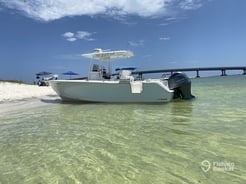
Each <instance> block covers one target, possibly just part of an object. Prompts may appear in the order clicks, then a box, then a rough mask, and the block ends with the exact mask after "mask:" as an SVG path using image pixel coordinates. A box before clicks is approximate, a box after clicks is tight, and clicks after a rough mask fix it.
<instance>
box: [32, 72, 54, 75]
mask: <svg viewBox="0 0 246 184" xmlns="http://www.w3.org/2000/svg"><path fill="white" fill-rule="evenodd" d="M51 74H52V73H50V72H39V73H36V75H51Z"/></svg>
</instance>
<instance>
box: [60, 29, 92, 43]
mask: <svg viewBox="0 0 246 184" xmlns="http://www.w3.org/2000/svg"><path fill="white" fill-rule="evenodd" d="M93 34H94V33H89V32H87V31H77V32H76V33H72V32H66V33H64V34H62V36H63V37H64V38H65V39H66V40H67V41H70V42H74V41H76V40H87V41H94V40H95V39H94V38H91V36H92V35H93Z"/></svg>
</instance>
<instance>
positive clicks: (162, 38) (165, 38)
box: [160, 37, 171, 41]
mask: <svg viewBox="0 0 246 184" xmlns="http://www.w3.org/2000/svg"><path fill="white" fill-rule="evenodd" d="M170 39H171V38H170V37H160V40H161V41H168V40H170Z"/></svg>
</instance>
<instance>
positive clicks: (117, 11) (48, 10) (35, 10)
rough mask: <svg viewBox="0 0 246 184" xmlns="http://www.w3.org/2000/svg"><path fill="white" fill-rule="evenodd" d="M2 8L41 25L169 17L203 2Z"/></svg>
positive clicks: (10, 1) (73, 2)
mask: <svg viewBox="0 0 246 184" xmlns="http://www.w3.org/2000/svg"><path fill="white" fill-rule="evenodd" d="M0 5H3V6H5V7H8V8H10V9H15V10H18V11H20V12H22V13H24V14H25V15H26V16H28V17H31V18H33V19H37V20H42V21H52V20H56V19H60V18H63V17H71V16H81V15H89V16H93V15H97V14H101V15H102V14H103V15H108V16H113V17H119V16H126V15H137V16H141V17H155V16H163V15H168V14H169V13H170V11H169V8H171V6H179V7H180V8H181V9H184V10H190V9H192V8H195V9H196V8H198V7H200V6H201V3H200V0H69V1H68V0H0Z"/></svg>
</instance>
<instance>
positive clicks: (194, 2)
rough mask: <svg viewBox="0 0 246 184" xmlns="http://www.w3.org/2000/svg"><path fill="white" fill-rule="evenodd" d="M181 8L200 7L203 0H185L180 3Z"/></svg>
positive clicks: (191, 8)
mask: <svg viewBox="0 0 246 184" xmlns="http://www.w3.org/2000/svg"><path fill="white" fill-rule="evenodd" d="M179 6H180V8H181V9H184V10H193V9H198V8H200V7H201V6H202V4H201V0H183V1H181V2H180V3H179Z"/></svg>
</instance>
